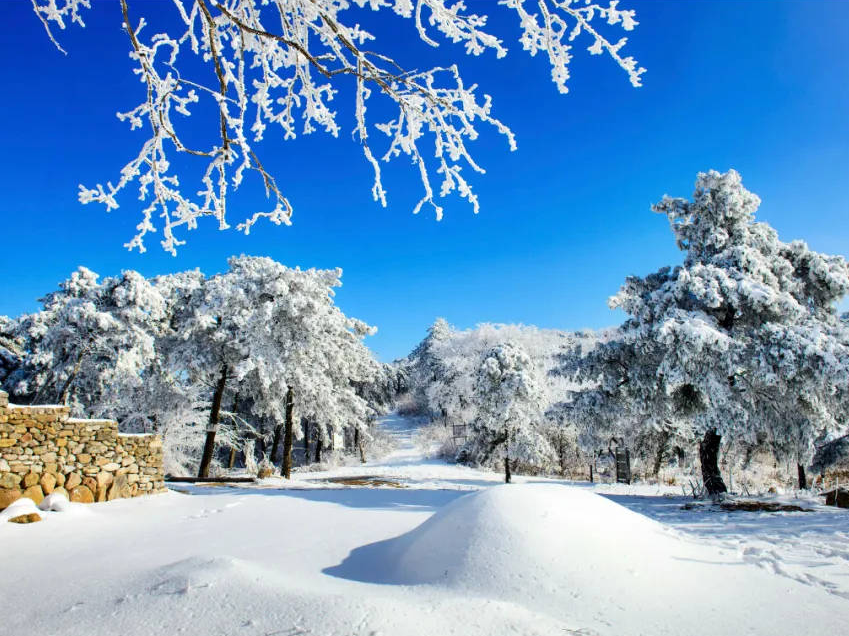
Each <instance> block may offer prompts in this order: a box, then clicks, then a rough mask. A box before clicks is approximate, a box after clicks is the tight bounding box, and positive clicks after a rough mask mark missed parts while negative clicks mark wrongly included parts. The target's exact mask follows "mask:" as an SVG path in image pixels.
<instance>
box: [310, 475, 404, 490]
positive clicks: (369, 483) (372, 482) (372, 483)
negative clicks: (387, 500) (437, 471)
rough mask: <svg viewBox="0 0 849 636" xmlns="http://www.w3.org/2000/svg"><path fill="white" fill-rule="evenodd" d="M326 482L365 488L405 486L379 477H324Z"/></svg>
mask: <svg viewBox="0 0 849 636" xmlns="http://www.w3.org/2000/svg"><path fill="white" fill-rule="evenodd" d="M322 481H325V482H327V483H331V484H342V485H344V486H365V487H367V488H406V487H407V486H405V485H404V484H402V483H401V482H398V481H393V480H391V479H381V478H380V477H369V476H367V475H366V476H362V477H328V478H327V479H324V480H322Z"/></svg>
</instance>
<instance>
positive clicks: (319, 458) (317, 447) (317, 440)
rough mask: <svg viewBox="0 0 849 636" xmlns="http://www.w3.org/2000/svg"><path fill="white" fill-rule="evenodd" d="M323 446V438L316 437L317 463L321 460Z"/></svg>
mask: <svg viewBox="0 0 849 636" xmlns="http://www.w3.org/2000/svg"><path fill="white" fill-rule="evenodd" d="M321 447H322V443H321V438H320V437H316V440H315V463H316V464H318V463H320V462H321Z"/></svg>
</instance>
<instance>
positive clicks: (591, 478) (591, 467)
mask: <svg viewBox="0 0 849 636" xmlns="http://www.w3.org/2000/svg"><path fill="white" fill-rule="evenodd" d="M594 482H595V479H594V477H593V465H592V464H590V483H591V484H592V483H594Z"/></svg>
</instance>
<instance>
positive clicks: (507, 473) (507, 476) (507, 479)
mask: <svg viewBox="0 0 849 636" xmlns="http://www.w3.org/2000/svg"><path fill="white" fill-rule="evenodd" d="M510 477H511V475H510V457H509V456H508V455H507V453H504V483H505V484H509V483H510Z"/></svg>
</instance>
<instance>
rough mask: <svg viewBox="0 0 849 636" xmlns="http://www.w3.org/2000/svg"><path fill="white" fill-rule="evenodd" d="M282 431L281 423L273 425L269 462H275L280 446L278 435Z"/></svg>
mask: <svg viewBox="0 0 849 636" xmlns="http://www.w3.org/2000/svg"><path fill="white" fill-rule="evenodd" d="M282 433H283V425H282V424H278V425H276V426H275V427H274V439H273V440H272V442H271V463H272V464H276V463H277V449H278V448H279V447H280V435H281V434H282Z"/></svg>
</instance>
